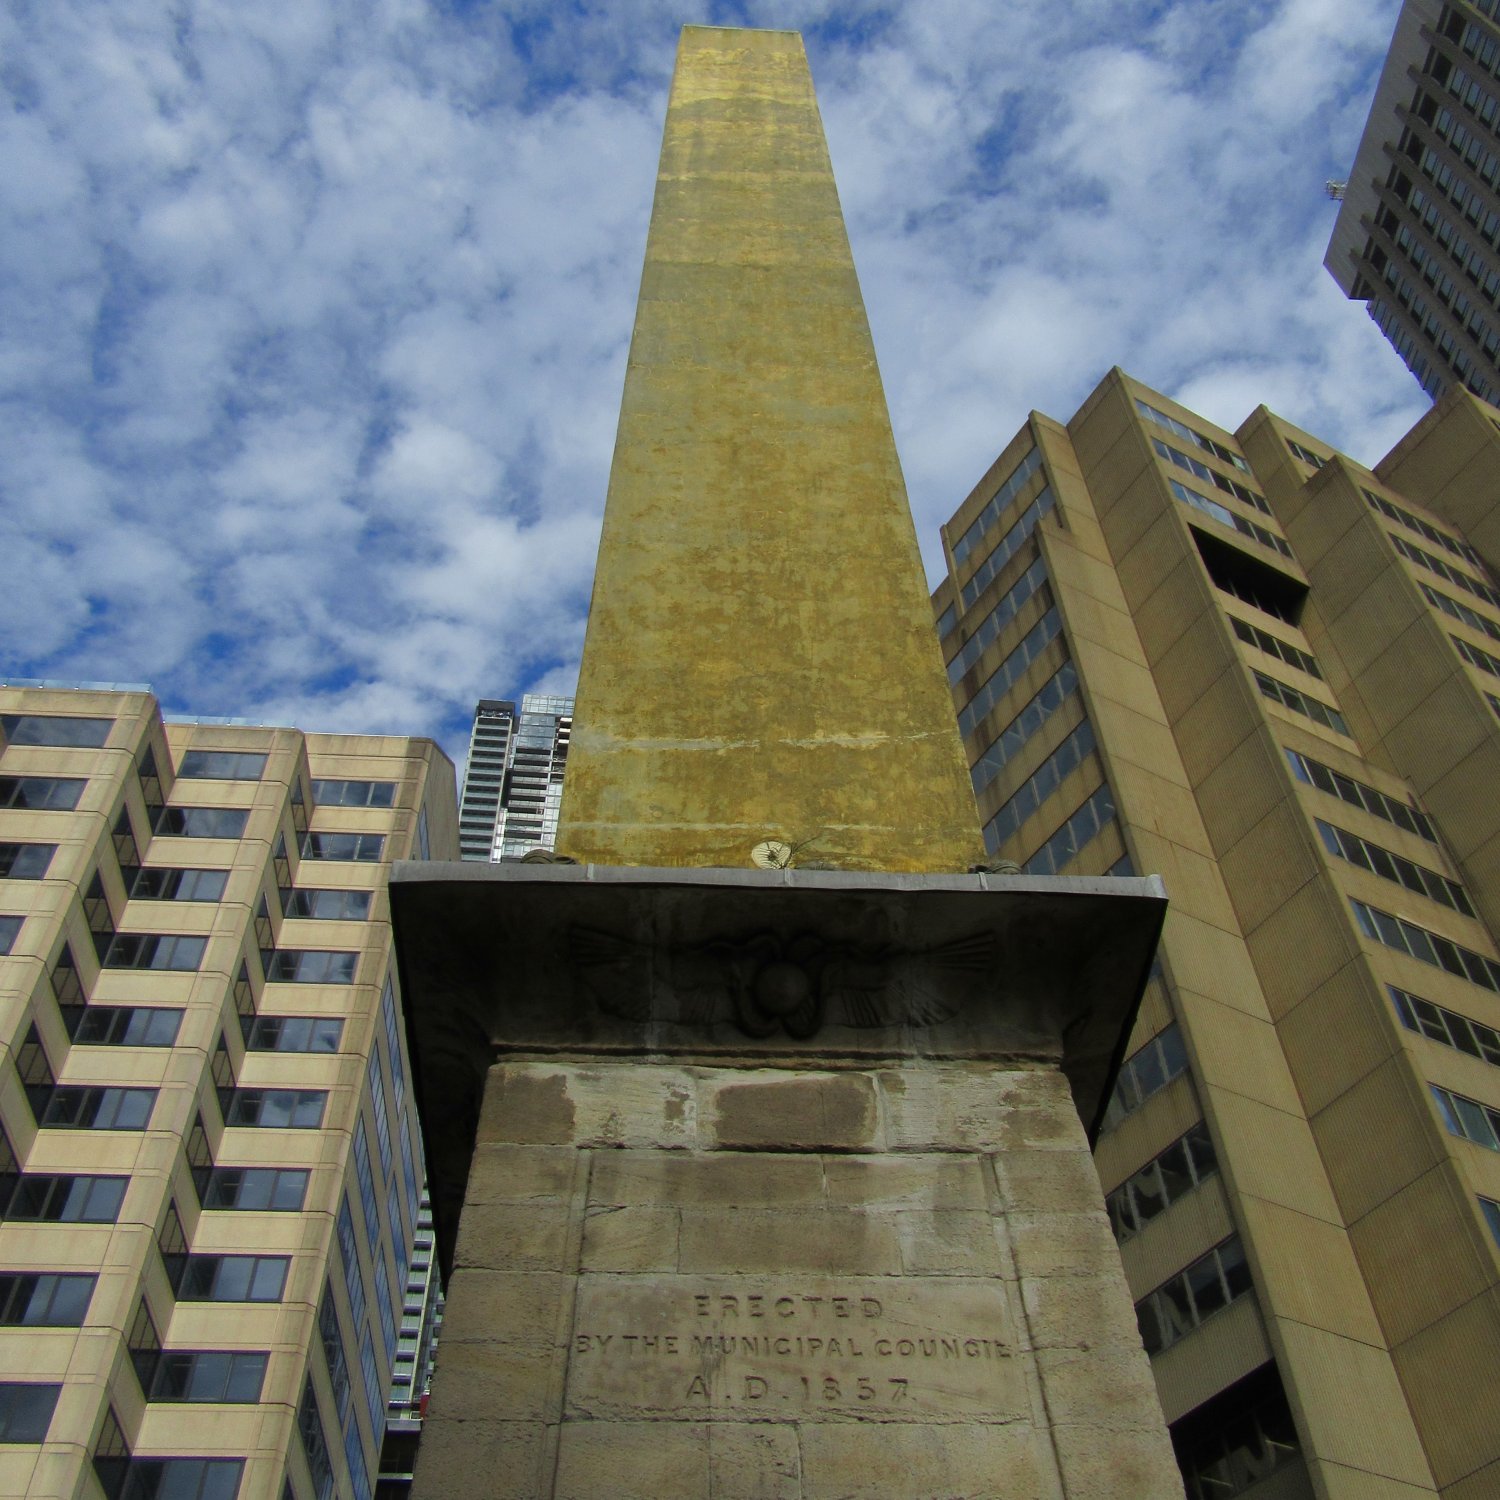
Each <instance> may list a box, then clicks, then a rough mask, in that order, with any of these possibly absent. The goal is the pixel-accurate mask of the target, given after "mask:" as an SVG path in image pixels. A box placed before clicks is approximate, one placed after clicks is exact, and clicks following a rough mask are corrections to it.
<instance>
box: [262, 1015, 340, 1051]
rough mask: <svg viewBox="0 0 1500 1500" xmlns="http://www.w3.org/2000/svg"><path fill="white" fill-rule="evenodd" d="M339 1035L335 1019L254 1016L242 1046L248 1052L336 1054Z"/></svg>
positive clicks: (337, 1023)
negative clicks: (244, 1046) (248, 1033)
mask: <svg viewBox="0 0 1500 1500" xmlns="http://www.w3.org/2000/svg"><path fill="white" fill-rule="evenodd" d="M343 1032H344V1023H343V1021H342V1020H340V1019H339V1018H337V1017H335V1016H257V1017H256V1019H255V1021H254V1022H253V1024H252V1025H251V1027H250V1035H249V1037H248V1038H247V1040H246V1042H245V1045H246V1047H247V1048H248V1049H249V1050H250V1051H251V1052H337V1051H338V1050H339V1039H340V1038H341V1037H342V1035H343Z"/></svg>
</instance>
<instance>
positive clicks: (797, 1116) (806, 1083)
mask: <svg viewBox="0 0 1500 1500" xmlns="http://www.w3.org/2000/svg"><path fill="white" fill-rule="evenodd" d="M878 1125H879V1120H878V1114H877V1110H876V1104H875V1084H874V1081H873V1079H872V1078H871V1077H870V1076H869V1075H868V1074H864V1073H810V1074H805V1075H803V1076H801V1077H788V1076H787V1075H786V1074H785V1073H783V1072H781V1071H779V1070H778V1071H777V1072H774V1073H769V1072H766V1073H746V1074H744V1075H742V1077H741V1078H739V1079H737V1080H736V1081H735V1082H732V1083H724V1084H721V1085H720V1086H719V1087H717V1088H716V1089H715V1090H714V1091H713V1095H712V1104H711V1107H710V1113H709V1120H708V1129H709V1130H710V1132H711V1134H712V1138H713V1142H714V1144H716V1145H718V1146H721V1147H730V1148H745V1147H760V1148H764V1149H770V1150H784V1151H839V1150H845V1151H858V1150H867V1149H869V1148H871V1147H874V1146H876V1145H877V1144H878V1142H877V1139H876V1137H877V1133H878Z"/></svg>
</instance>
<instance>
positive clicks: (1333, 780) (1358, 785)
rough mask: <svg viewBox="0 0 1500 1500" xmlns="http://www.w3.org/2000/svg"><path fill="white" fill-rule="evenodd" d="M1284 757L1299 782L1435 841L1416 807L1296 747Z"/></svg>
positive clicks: (1420, 836) (1430, 840) (1433, 842)
mask: <svg viewBox="0 0 1500 1500" xmlns="http://www.w3.org/2000/svg"><path fill="white" fill-rule="evenodd" d="M1286 758H1287V761H1288V763H1289V764H1290V765H1291V768H1292V775H1294V776H1295V777H1296V778H1297V780H1298V781H1302V782H1306V783H1307V785H1308V786H1315V787H1317V789H1318V790H1319V791H1320V792H1327V793H1328V794H1329V795H1330V796H1333V797H1338V798H1340V799H1341V800H1342V801H1344V802H1347V803H1348V804H1349V805H1350V807H1362V808H1363V809H1364V810H1365V811H1366V812H1367V813H1373V814H1374V815H1375V816H1376V817H1377V818H1383V819H1384V820H1385V821H1386V822H1387V823H1394V824H1395V825H1396V827H1397V828H1404V829H1405V830H1406V831H1407V832H1408V833H1415V834H1416V835H1417V836H1418V837H1419V838H1424V839H1426V840H1427V841H1428V842H1429V843H1432V844H1435V843H1437V834H1435V833H1434V832H1433V831H1432V824H1431V823H1430V822H1428V820H1427V816H1426V814H1425V813H1421V812H1418V811H1417V809H1416V808H1415V807H1411V806H1408V805H1407V804H1406V803H1405V802H1399V801H1397V799H1396V798H1394V797H1387V796H1386V794H1385V793H1384V792H1377V791H1376V790H1375V788H1374V787H1372V786H1368V785H1366V784H1365V783H1364V782H1363V781H1356V780H1355V779H1354V778H1353V777H1352V776H1345V775H1344V774H1343V772H1341V771H1335V770H1334V769H1333V768H1332V767H1331V766H1325V765H1324V764H1323V763H1322V761H1319V760H1314V759H1313V758H1312V757H1311V756H1310V755H1303V754H1302V753H1301V751H1299V750H1288V751H1287V752H1286Z"/></svg>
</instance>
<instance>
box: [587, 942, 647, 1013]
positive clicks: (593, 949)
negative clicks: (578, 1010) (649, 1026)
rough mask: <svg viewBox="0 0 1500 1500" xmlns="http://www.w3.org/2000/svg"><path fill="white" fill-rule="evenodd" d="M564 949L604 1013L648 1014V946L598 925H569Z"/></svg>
mask: <svg viewBox="0 0 1500 1500" xmlns="http://www.w3.org/2000/svg"><path fill="white" fill-rule="evenodd" d="M567 945H568V946H567V953H568V958H569V960H570V961H571V963H572V966H573V970H574V972H575V973H576V974H577V975H578V978H579V981H580V982H581V983H582V984H583V987H584V988H585V989H586V990H587V991H588V992H589V994H590V995H591V996H593V999H594V1003H595V1004H596V1005H597V1006H598V1007H599V1009H600V1010H602V1011H603V1012H604V1013H605V1014H606V1015H611V1016H620V1017H621V1018H623V1019H624V1020H627V1021H647V1020H650V1018H651V946H650V944H649V943H641V942H637V941H635V940H634V939H633V938H626V937H620V936H619V935H618V934H617V933H613V932H605V931H603V930H602V929H601V928H598V927H570V928H569V929H568V935H567Z"/></svg>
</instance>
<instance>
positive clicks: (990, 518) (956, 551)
mask: <svg viewBox="0 0 1500 1500" xmlns="http://www.w3.org/2000/svg"><path fill="white" fill-rule="evenodd" d="M1041 464H1042V455H1041V452H1040V450H1038V449H1036V448H1033V449H1031V450H1030V452H1028V453H1027V454H1026V456H1025V457H1024V458H1023V459H1022V460H1021V461H1020V463H1018V464H1017V465H1016V466H1015V468H1014V469H1012V470H1011V471H1010V473H1009V474H1008V475H1007V476H1006V478H1005V479H1004V480H1003V481H1002V482H1001V485H1000V488H999V489H997V490H996V491H995V493H994V494H993V495H991V496H990V498H989V499H988V500H986V501H985V504H984V509H983V510H981V511H980V512H979V515H978V516H977V517H976V518H975V519H974V520H973V521H972V522H971V523H970V524H969V526H968V527H967V528H966V529H965V531H964V534H963V535H962V536H961V537H959V539H958V540H957V541H956V542H954V544H953V561H954V562H955V563H961V562H962V561H963V560H964V558H966V557H967V556H968V555H969V553H971V552H972V551H973V550H974V548H975V547H976V546H977V545H978V543H979V539H980V537H982V536H983V535H984V533H985V532H986V531H988V530H989V529H990V527H991V526H993V525H994V524H995V522H996V521H998V520H999V519H1000V516H1001V513H1002V512H1003V511H1005V510H1007V509H1008V508H1009V507H1010V504H1011V502H1012V501H1013V500H1014V499H1015V498H1016V496H1017V495H1018V494H1020V492H1021V489H1022V487H1023V486H1024V485H1025V483H1026V481H1027V480H1028V479H1030V478H1031V476H1032V475H1033V474H1035V473H1036V471H1037V470H1038V469H1039V468H1040V467H1041Z"/></svg>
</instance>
